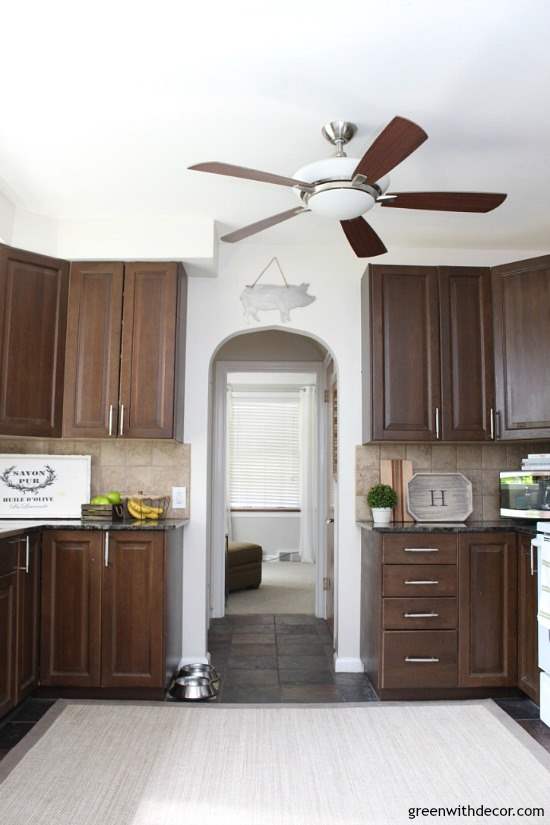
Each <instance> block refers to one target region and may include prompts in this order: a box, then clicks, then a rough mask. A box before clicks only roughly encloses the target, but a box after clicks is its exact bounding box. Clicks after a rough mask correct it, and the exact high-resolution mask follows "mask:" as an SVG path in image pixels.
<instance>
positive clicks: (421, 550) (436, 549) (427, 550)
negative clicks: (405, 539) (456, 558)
mask: <svg viewBox="0 0 550 825" xmlns="http://www.w3.org/2000/svg"><path fill="white" fill-rule="evenodd" d="M403 552H404V553H439V547H404V548H403Z"/></svg>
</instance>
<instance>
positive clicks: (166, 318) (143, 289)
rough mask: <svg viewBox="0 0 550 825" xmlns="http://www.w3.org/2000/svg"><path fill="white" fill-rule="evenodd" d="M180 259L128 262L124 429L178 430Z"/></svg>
mask: <svg viewBox="0 0 550 825" xmlns="http://www.w3.org/2000/svg"><path fill="white" fill-rule="evenodd" d="M177 292H178V265H177V264H161V263H155V264H141V263H139V264H138V263H132V264H126V267H125V275H124V309H123V317H124V326H123V332H122V362H121V379H120V404H121V406H120V421H119V433H120V434H121V435H125V436H127V437H129V438H171V437H172V436H173V435H174V384H175V342H176V317H177V316H176V312H177Z"/></svg>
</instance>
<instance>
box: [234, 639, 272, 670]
mask: <svg viewBox="0 0 550 825" xmlns="http://www.w3.org/2000/svg"><path fill="white" fill-rule="evenodd" d="M245 647H246V645H245ZM276 669H277V658H276V656H275V655H273V656H234V655H233V654H231V656H230V657H229V660H228V662H227V670H229V671H230V670H276Z"/></svg>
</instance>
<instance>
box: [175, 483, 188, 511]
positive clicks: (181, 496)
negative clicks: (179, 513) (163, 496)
mask: <svg viewBox="0 0 550 825" xmlns="http://www.w3.org/2000/svg"><path fill="white" fill-rule="evenodd" d="M172 507H173V509H174V510H185V508H186V507H187V487H172Z"/></svg>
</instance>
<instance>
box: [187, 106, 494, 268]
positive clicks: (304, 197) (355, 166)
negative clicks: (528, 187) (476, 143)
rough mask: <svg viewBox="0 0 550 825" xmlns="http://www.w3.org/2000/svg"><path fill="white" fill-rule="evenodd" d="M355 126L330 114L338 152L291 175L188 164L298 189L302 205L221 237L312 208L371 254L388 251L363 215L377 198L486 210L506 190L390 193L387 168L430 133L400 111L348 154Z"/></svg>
mask: <svg viewBox="0 0 550 825" xmlns="http://www.w3.org/2000/svg"><path fill="white" fill-rule="evenodd" d="M356 131H357V126H356V125H355V124H354V123H350V122H349V121H346V120H334V121H332V122H331V123H327V125H326V126H324V127H323V129H322V133H323V136H324V137H325V138H326V139H327V140H328V141H329V142H330V143H332V144H333V146H336V155H334V156H333V157H330V158H326V159H324V160H318V161H315V162H314V163H309V164H308V165H307V166H303V167H302V168H301V169H298V171H297V172H296V174H295V175H294V176H293V177H290V178H288V177H283V176H281V175H273V174H271V173H270V172H261V171H259V170H257V169H248V168H247V167H245V166H233V165H232V164H230V163H218V162H217V161H210V162H208V163H197V164H196V165H194V166H190V167H189V168H190V169H194V170H197V171H199V172H212V173H213V174H215V175H229V176H230V177H235V178H246V179H248V180H257V181H260V182H262V183H274V184H277V185H279V186H289V187H291V188H293V189H295V190H296V192H297V193H298V196H299V198H300V200H301V202H302V203H301V205H300V206H295V207H294V208H293V209H287V210H286V211H285V212H279V213H278V214H277V215H271V216H270V217H269V218H264V219H263V220H261V221H256V222H255V223H251V224H249V225H248V226H244V227H242V228H241V229H237V230H236V231H235V232H230V233H229V234H227V235H224V236H223V237H222V239H221V240H222V241H227V242H229V243H234V242H235V241H240V240H242V239H243V238H248V237H249V236H250V235H255V234H256V233H257V232H262V231H263V230H264V229H268V228H269V227H270V226H274V225H275V224H277V223H282V222H283V221H287V220H289V218H294V217H295V216H296V215H300V214H302V213H303V212H315V213H317V214H319V215H324V216H326V217H329V218H335V219H336V220H339V221H340V225H341V227H342V229H343V230H344V234H345V236H346V238H347V239H348V241H349V243H350V245H351V247H352V249H353V251H354V252H355V254H356V255H357V257H358V258H373V257H374V256H375V255H383V254H384V252H387V249H386V247H385V246H384V244H383V242H382V240H381V239H380V238H379V237H378V235H377V234H376V232H375V231H374V229H373V228H372V226H370V224H368V223H367V221H366V220H365V219H364V218H362V217H361V216H362V215H364V214H365V212H368V211H369V210H370V209H372V208H373V206H375V204H379V205H380V206H384V207H388V206H389V207H393V208H401V209H432V210H438V211H444V212H490V211H491V210H492V209H495V208H496V207H497V206H500V204H501V203H502V202H503V201H504V200H505V198H506V195H502V194H496V193H489V192H395V193H389V192H388V191H387V190H388V187H389V185H390V179H389V177H388V172H391V170H392V169H394V168H395V167H396V166H397V165H398V164H399V163H401V161H402V160H405V158H406V157H408V156H409V155H410V154H411V153H412V152H414V151H415V150H416V149H418V147H419V146H421V144H422V143H424V141H425V140H427V138H428V135H427V134H426V132H425V131H424V130H423V129H421V128H420V126H417V125H416V123H413V122H412V121H411V120H407V119H406V118H403V117H394V118H393V120H392V121H390V123H388V125H387V126H386V128H385V129H383V131H382V132H381V133H380V134H379V135H378V137H377V138H376V140H375V141H374V143H372V145H371V146H370V147H369V148H368V149H367V151H366V152H365V154H364V155H363V157H362V158H360V159H359V158H348V157H347V156H346V153H345V152H344V146H345V145H346V144H347V143H349V141H350V140H351V139H352V137H353V136H354V135H355V133H356Z"/></svg>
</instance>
